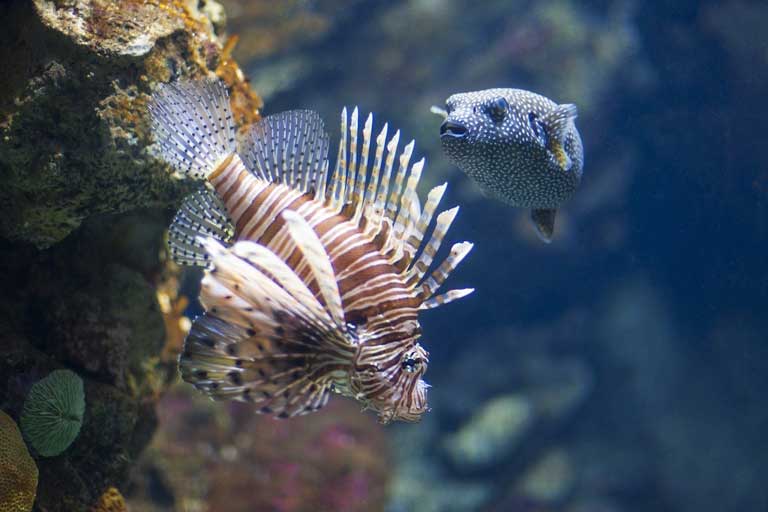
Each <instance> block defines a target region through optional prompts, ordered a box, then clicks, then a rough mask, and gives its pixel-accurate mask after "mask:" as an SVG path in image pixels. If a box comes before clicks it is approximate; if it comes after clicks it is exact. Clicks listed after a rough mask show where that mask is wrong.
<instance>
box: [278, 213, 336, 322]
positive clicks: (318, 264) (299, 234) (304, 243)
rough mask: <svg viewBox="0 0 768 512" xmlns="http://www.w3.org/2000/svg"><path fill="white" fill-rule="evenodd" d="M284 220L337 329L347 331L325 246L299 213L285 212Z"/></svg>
mask: <svg viewBox="0 0 768 512" xmlns="http://www.w3.org/2000/svg"><path fill="white" fill-rule="evenodd" d="M283 219H284V220H285V222H286V225H287V226H288V231H289V233H290V234H291V238H292V239H293V241H294V243H295V244H296V246H297V247H298V248H299V250H300V251H301V253H302V254H303V256H304V259H305V260H306V262H307V264H308V265H309V268H310V269H311V271H312V275H313V276H314V278H315V281H316V282H317V286H318V288H319V289H320V295H321V296H322V297H323V301H324V302H325V306H326V308H327V311H328V313H329V314H330V315H331V318H332V319H333V321H334V323H335V324H336V326H337V327H339V328H341V329H346V323H345V321H344V309H343V307H342V304H341V295H340V294H339V285H338V283H337V282H336V275H335V273H334V271H333V266H332V265H331V260H330V258H329V257H328V253H327V252H326V250H325V248H324V247H323V244H322V243H321V242H320V239H319V238H318V236H317V234H316V233H315V232H314V230H313V229H312V227H311V226H310V225H309V223H308V222H307V221H306V220H304V218H303V217H302V216H301V215H299V214H298V213H296V212H292V211H290V210H285V211H283Z"/></svg>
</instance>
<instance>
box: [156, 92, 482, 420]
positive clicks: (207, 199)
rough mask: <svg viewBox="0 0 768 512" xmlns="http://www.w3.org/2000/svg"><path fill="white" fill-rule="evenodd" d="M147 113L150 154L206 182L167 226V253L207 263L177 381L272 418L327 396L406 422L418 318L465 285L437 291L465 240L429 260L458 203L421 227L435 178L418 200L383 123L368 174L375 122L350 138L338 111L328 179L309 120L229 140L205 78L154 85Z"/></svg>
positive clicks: (278, 123)
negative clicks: (199, 311)
mask: <svg viewBox="0 0 768 512" xmlns="http://www.w3.org/2000/svg"><path fill="white" fill-rule="evenodd" d="M149 110H150V114H151V118H152V130H153V133H154V136H155V138H156V141H157V147H158V150H157V153H158V156H159V157H161V158H162V159H164V160H165V161H166V162H168V163H169V164H171V166H172V167H173V168H174V169H175V170H176V171H177V172H178V173H180V174H181V175H183V176H186V177H189V178H193V179H197V180H201V181H203V182H204V185H203V186H202V187H201V188H200V190H199V191H197V192H196V193H193V194H192V195H190V196H189V197H187V198H186V199H185V200H184V202H183V204H182V206H181V208H180V210H179V211H178V213H177V214H176V217H175V218H174V220H173V223H172V225H171V227H170V229H169V246H170V253H171V255H172V258H173V259H174V260H175V261H176V262H178V263H180V264H185V265H197V266H202V267H205V268H206V270H205V273H204V277H203V280H202V283H201V291H200V301H201V303H202V305H203V307H204V309H205V313H204V314H203V315H202V316H200V317H198V318H197V319H196V320H195V321H194V323H193V325H192V328H191V331H190V333H189V335H188V337H187V339H186V340H185V345H184V349H183V352H182V354H181V356H180V360H179V363H180V370H181V375H182V377H183V379H184V380H185V381H187V382H189V383H192V384H193V385H194V386H195V387H197V388H198V389H199V390H201V391H203V392H204V393H206V394H208V395H209V396H211V397H212V398H214V399H235V400H241V401H245V402H251V403H253V404H255V410H256V412H258V413H262V414H267V415H272V416H274V417H277V418H287V417H291V416H296V415H301V414H306V413H309V412H312V411H317V410H318V409H320V408H321V407H323V405H325V404H326V402H327V401H328V398H329V396H330V394H331V393H339V394H342V395H346V396H350V397H353V398H355V399H357V400H358V401H360V402H361V403H362V404H363V406H364V408H369V409H373V410H374V411H376V412H377V413H378V416H379V420H380V421H381V422H382V423H387V422H390V421H392V420H404V421H417V420H419V419H420V417H421V415H422V414H423V413H424V412H425V411H427V389H428V387H429V386H428V384H427V383H426V382H425V381H424V380H423V378H422V377H423V376H424V373H425V372H426V370H427V364H428V353H427V351H426V350H425V349H424V348H423V347H422V346H421V344H419V343H418V339H419V337H420V336H421V327H420V325H419V320H418V313H419V311H420V310H424V309H430V308H434V307H436V306H439V305H441V304H445V303H448V302H450V301H453V300H455V299H458V298H461V297H464V296H466V295H468V294H469V293H471V292H472V291H473V290H472V289H460V290H451V291H448V292H445V293H443V294H436V292H437V291H438V288H440V287H441V285H442V284H443V282H444V281H445V280H446V278H447V277H448V275H449V274H450V273H451V271H453V269H454V268H455V267H456V266H457V265H458V264H459V262H461V260H462V259H463V258H464V257H465V256H466V255H467V253H469V251H470V250H471V249H472V244H471V243H469V242H461V243H457V244H455V245H453V247H452V248H451V250H450V254H449V255H448V256H447V258H446V259H445V260H444V261H442V262H441V263H440V264H439V265H433V259H434V257H435V254H436V253H437V251H438V249H439V248H440V245H441V242H442V240H443V238H444V236H445V235H446V233H447V231H448V229H449V227H450V225H451V223H452V222H453V220H454V218H455V217H456V214H457V212H458V207H454V208H452V209H449V210H446V211H443V212H442V213H440V214H439V215H437V217H436V220H435V221H434V222H433V221H432V220H433V216H434V214H435V211H436V209H437V207H438V203H439V202H440V199H441V197H442V196H443V193H444V192H445V188H446V185H445V184H443V185H441V186H438V187H436V188H434V189H432V191H431V192H429V194H428V196H427V200H426V202H425V203H424V204H423V205H422V203H421V201H420V200H419V197H418V195H417V194H416V186H417V184H418V182H419V178H420V176H421V173H422V170H423V168H424V160H423V159H422V160H420V161H418V162H416V163H414V164H412V165H410V160H411V155H412V153H413V148H414V142H413V141H411V142H410V143H409V144H408V145H406V146H405V147H404V148H403V150H402V152H398V144H399V140H400V132H399V131H398V132H396V133H395V134H394V135H393V136H392V137H391V138H390V139H389V140H387V132H388V127H387V125H386V124H385V125H384V127H383V129H382V130H381V132H380V133H379V135H378V136H377V137H376V147H375V150H374V152H373V165H372V166H371V165H369V155H370V149H371V134H372V116H370V115H369V116H368V119H367V121H366V122H365V124H364V127H363V130H362V141H360V140H359V138H358V112H357V109H356V108H355V110H354V111H353V112H352V115H351V118H350V119H349V120H348V117H347V111H346V109H344V110H343V111H342V115H341V142H340V144H339V150H338V159H337V160H336V166H335V170H334V172H333V173H332V174H330V173H329V162H328V159H327V153H328V144H329V142H328V135H327V134H326V132H325V129H324V126H323V122H322V120H321V119H320V117H319V115H318V114H317V113H315V112H312V111H307V110H295V111H288V112H282V113H279V114H275V115H271V116H268V117H265V118H264V119H262V120H261V121H259V122H258V123H256V124H254V125H253V126H252V127H251V129H250V132H249V133H248V136H247V137H245V138H244V140H241V141H240V142H239V143H238V142H236V136H235V127H234V125H233V122H232V113H231V111H230V106H229V98H228V93H227V89H226V87H224V85H222V84H221V83H220V82H218V81H210V80H203V81H191V82H179V83H176V84H168V85H164V86H161V87H159V89H158V90H157V92H156V93H155V94H154V95H153V97H152V100H151V102H150V106H149ZM348 138H349V141H348V140H347V139H348ZM396 159H397V160H398V163H399V166H398V168H397V169H395V160H396ZM430 227H431V235H430V237H429V238H427V237H426V233H427V231H428V229H429V228H430ZM434 267H436V268H434ZM430 269H433V270H432V271H431V272H429V270H430Z"/></svg>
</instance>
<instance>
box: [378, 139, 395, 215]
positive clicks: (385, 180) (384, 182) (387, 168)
mask: <svg viewBox="0 0 768 512" xmlns="http://www.w3.org/2000/svg"><path fill="white" fill-rule="evenodd" d="M399 143H400V130H397V131H396V132H395V134H394V135H393V136H392V138H391V139H390V140H389V142H388V143H387V160H386V163H385V164H384V174H383V175H382V177H381V185H380V186H379V192H378V194H376V201H375V203H374V210H375V211H376V212H382V213H381V214H380V215H381V217H380V218H383V217H384V215H383V212H384V210H385V209H386V208H387V194H388V193H389V183H390V180H391V178H392V168H393V167H394V164H395V155H396V154H397V146H398V144H399Z"/></svg>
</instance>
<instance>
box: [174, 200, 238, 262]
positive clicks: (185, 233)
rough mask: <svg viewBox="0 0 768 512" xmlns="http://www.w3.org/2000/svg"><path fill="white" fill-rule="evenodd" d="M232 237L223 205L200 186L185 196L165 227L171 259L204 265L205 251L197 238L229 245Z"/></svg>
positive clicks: (230, 225)
mask: <svg viewBox="0 0 768 512" xmlns="http://www.w3.org/2000/svg"><path fill="white" fill-rule="evenodd" d="M233 236H234V226H233V225H232V221H231V220H230V219H229V216H228V215H227V213H226V209H225V208H224V204H223V203H222V202H221V200H220V199H219V197H218V196H217V195H216V193H215V192H214V191H212V190H209V189H207V188H205V187H204V188H201V189H200V190H198V191H197V192H194V193H192V194H190V195H189V196H187V197H186V198H185V199H184V202H183V203H182V204H181V208H179V211H178V212H177V213H176V216H175V217H174V219H173V222H172V223H171V227H170V228H169V230H168V248H169V249H170V253H171V258H172V259H173V261H174V262H176V263H178V264H180V265H193V266H199V267H205V266H206V265H208V254H207V252H206V251H205V249H204V248H203V245H202V243H201V242H200V239H201V237H202V238H208V237H210V238H214V239H216V240H218V241H220V242H223V243H225V244H229V243H230V242H231V241H232V238H233Z"/></svg>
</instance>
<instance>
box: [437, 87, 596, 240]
mask: <svg viewBox="0 0 768 512" xmlns="http://www.w3.org/2000/svg"><path fill="white" fill-rule="evenodd" d="M445 105H446V110H442V109H439V108H437V107H433V108H432V111H433V112H435V113H437V114H441V115H443V117H444V118H445V121H443V123H442V124H441V126H440V141H441V143H442V146H443V150H444V151H445V153H446V155H447V156H448V158H450V159H451V160H452V161H453V162H454V163H455V164H456V165H457V166H458V167H459V168H460V169H462V170H463V171H464V172H465V173H467V174H468V175H469V176H470V177H471V178H472V179H474V180H475V181H476V182H477V183H478V184H479V185H480V187H481V188H482V189H483V190H484V191H485V192H486V193H487V194H488V195H490V196H491V197H494V198H496V199H499V200H501V201H503V202H505V203H508V204H510V205H512V206H516V207H522V208H530V209H531V218H532V220H533V222H534V225H535V226H536V230H537V233H538V234H539V237H540V238H541V239H542V240H543V241H544V242H547V243H549V242H550V241H551V240H552V235H553V233H554V229H555V216H556V214H557V209H558V207H560V206H561V205H562V204H563V203H564V202H565V201H567V200H568V199H569V198H570V197H571V196H572V195H573V193H574V192H575V191H576V188H577V187H578V186H579V182H580V181H581V175H582V168H583V165H584V150H583V148H582V144H581V137H580V136H579V132H578V130H577V129H576V125H575V123H574V120H575V119H576V115H577V109H576V105H573V104H563V105H558V104H557V103H555V102H554V101H552V100H550V99H548V98H545V97H544V96H541V95H540V94H536V93H533V92H529V91H525V90H522V89H487V90H484V91H477V92H467V93H460V94H454V95H452V96H450V97H449V98H448V99H447V100H446V103H445Z"/></svg>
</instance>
